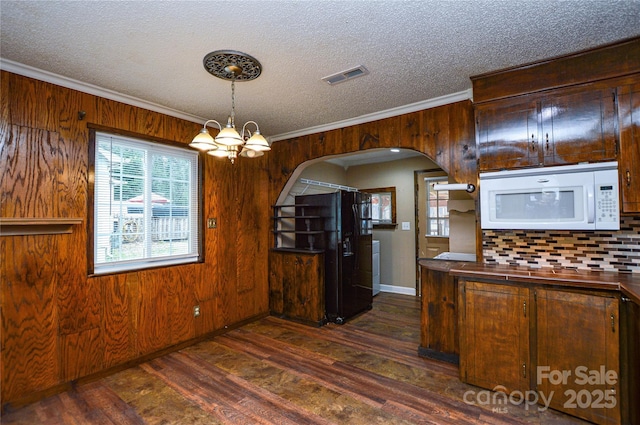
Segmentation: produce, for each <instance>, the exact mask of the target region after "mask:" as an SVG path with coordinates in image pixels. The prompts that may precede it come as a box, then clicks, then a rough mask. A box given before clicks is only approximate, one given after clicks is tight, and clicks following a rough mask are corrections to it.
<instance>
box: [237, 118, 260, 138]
mask: <svg viewBox="0 0 640 425" xmlns="http://www.w3.org/2000/svg"><path fill="white" fill-rule="evenodd" d="M248 124H253V125H255V126H256V131H257V132H258V133H260V127H258V123H257V122H255V121H247V122H246V123H244V125H243V126H242V133H240V134H241V136H242V138H243V139H244V131H245V129H246V130H247V133H249V137H251V131H249V129H248V128H247V125H248Z"/></svg>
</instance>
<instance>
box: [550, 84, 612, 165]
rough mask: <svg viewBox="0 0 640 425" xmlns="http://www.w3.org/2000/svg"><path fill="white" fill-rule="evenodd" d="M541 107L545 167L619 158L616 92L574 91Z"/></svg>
mask: <svg viewBox="0 0 640 425" xmlns="http://www.w3.org/2000/svg"><path fill="white" fill-rule="evenodd" d="M541 105H542V106H541V121H542V133H541V134H540V145H541V148H542V150H543V152H544V164H545V165H562V164H575V163H578V162H584V161H590V162H592V161H604V160H614V159H615V157H616V133H615V92H614V90H613V89H591V90H584V89H580V91H576V89H572V90H570V91H569V92H568V93H566V94H562V95H555V96H553V97H551V98H548V99H546V100H544V101H543V102H542V104H541Z"/></svg>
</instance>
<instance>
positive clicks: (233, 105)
mask: <svg viewBox="0 0 640 425" xmlns="http://www.w3.org/2000/svg"><path fill="white" fill-rule="evenodd" d="M234 75H235V74H234ZM231 125H232V126H234V127H235V126H236V79H235V78H232V79H231Z"/></svg>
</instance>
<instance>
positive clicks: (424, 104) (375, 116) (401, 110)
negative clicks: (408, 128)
mask: <svg viewBox="0 0 640 425" xmlns="http://www.w3.org/2000/svg"><path fill="white" fill-rule="evenodd" d="M462 100H473V90H472V89H467V90H463V91H460V92H457V93H452V94H447V95H444V96H440V97H434V98H433V99H428V100H422V101H420V102H415V103H410V104H408V105H404V106H398V107H397V108H391V109H386V110H384V111H379V112H373V113H371V114H366V115H361V116H359V117H354V118H349V119H346V120H342V121H336V122H333V123H329V124H322V125H318V126H315V127H309V128H304V129H302V130H296V131H291V132H289V133H282V134H277V135H275V136H271V137H270V138H269V139H270V140H271V141H272V142H277V141H279V140H285V139H293V138H296V137H301V136H306V135H309V134H314V133H322V132H323V131H330V130H336V129H338V128H344V127H349V126H352V125H358V124H364V123H368V122H371V121H377V120H381V119H385V118H391V117H396V116H398V115H404V114H409V113H412V112H417V111H422V110H424V109H430V108H435V107H437V106H442V105H447V104H449V103H455V102H460V101H462Z"/></svg>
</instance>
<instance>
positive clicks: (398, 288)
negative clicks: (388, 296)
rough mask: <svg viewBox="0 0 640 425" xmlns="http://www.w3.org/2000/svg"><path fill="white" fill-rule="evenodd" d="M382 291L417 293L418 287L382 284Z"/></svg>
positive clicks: (405, 293)
mask: <svg viewBox="0 0 640 425" xmlns="http://www.w3.org/2000/svg"><path fill="white" fill-rule="evenodd" d="M380 292H391V293H392V294H402V295H413V296H414V297H415V295H416V288H407V287H406V286H395V285H380Z"/></svg>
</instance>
